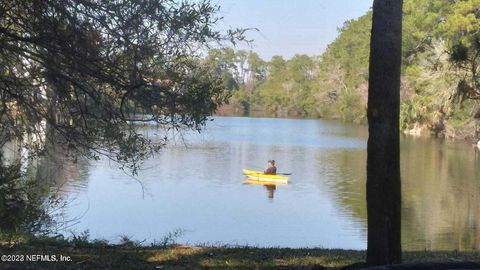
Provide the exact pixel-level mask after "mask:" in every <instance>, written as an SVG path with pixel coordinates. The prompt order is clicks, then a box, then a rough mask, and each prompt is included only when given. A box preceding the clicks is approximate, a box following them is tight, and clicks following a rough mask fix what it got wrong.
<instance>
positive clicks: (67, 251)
mask: <svg viewBox="0 0 480 270" xmlns="http://www.w3.org/2000/svg"><path fill="white" fill-rule="evenodd" d="M0 255H9V256H8V257H10V258H7V259H10V260H12V259H16V260H21V259H22V258H23V260H24V261H23V262H5V261H3V262H0V269H324V268H333V269H335V268H341V267H343V266H346V265H350V264H353V263H357V262H363V261H364V259H365V252H364V251H355V250H335V249H319V248H314V249H288V248H256V247H206V246H204V247H191V246H172V247H139V246H134V245H108V244H102V243H96V244H90V245H87V246H75V245H58V244H51V243H48V242H36V243H31V244H28V245H27V244H20V245H14V246H10V245H5V244H4V245H1V246H0ZM10 255H20V256H17V257H16V258H15V256H10ZM27 255H50V259H52V257H51V256H52V255H55V257H56V259H57V260H60V255H62V256H64V257H65V258H68V257H69V259H70V261H64V262H60V261H57V262H45V261H44V262H41V260H42V258H39V257H36V260H38V261H37V262H32V261H26V260H27ZM2 258H3V257H2ZM28 259H32V256H30V257H28ZM46 259H48V258H47V257H44V258H43V260H46ZM4 260H5V259H4ZM404 261H405V262H426V261H436V262H445V261H447V262H451V261H480V252H424V251H420V252H406V253H404Z"/></svg>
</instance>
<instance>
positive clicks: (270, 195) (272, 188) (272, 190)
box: [264, 185, 277, 200]
mask: <svg viewBox="0 0 480 270" xmlns="http://www.w3.org/2000/svg"><path fill="white" fill-rule="evenodd" d="M264 187H265V188H266V189H267V194H268V195H267V196H268V198H269V199H270V200H273V195H274V193H275V190H276V189H277V186H276V185H264Z"/></svg>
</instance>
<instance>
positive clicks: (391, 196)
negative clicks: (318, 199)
mask: <svg viewBox="0 0 480 270" xmlns="http://www.w3.org/2000/svg"><path fill="white" fill-rule="evenodd" d="M402 4H403V1H402V0H374V2H373V24H372V36H371V44H370V69H369V73H370V77H369V87H368V110H367V115H368V130H369V138H368V146H367V151H368V157H367V212H368V249H367V263H368V264H370V265H382V264H394V263H400V262H401V243H400V223H401V185H400V146H399V144H400V130H399V113H400V70H401V43H402V42H401V41H402Z"/></svg>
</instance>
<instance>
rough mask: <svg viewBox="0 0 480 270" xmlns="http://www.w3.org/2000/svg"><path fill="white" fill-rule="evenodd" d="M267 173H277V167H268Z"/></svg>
mask: <svg viewBox="0 0 480 270" xmlns="http://www.w3.org/2000/svg"><path fill="white" fill-rule="evenodd" d="M264 173H265V174H277V167H275V166H273V167H268V168H267V169H266V170H265V171H264Z"/></svg>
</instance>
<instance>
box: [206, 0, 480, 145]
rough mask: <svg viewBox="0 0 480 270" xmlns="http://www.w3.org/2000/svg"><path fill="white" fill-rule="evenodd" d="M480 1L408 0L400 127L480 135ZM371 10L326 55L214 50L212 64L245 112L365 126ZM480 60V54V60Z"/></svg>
mask: <svg viewBox="0 0 480 270" xmlns="http://www.w3.org/2000/svg"><path fill="white" fill-rule="evenodd" d="M478 14H480V1H479V0H468V1H428V0H416V1H414V0H406V1H405V3H404V22H403V67H402V89H401V100H402V101H401V102H402V104H401V127H402V129H403V130H405V131H407V132H414V133H418V132H431V133H434V134H436V135H439V136H451V137H469V138H474V137H477V138H478V136H479V128H478V123H477V121H476V120H475V119H476V118H478V117H480V106H479V103H478V102H477V101H475V100H474V99H475V96H474V95H473V94H472V93H474V92H475V91H478V87H477V81H478V80H477V79H478V78H477V77H476V76H477V75H476V74H475V72H473V71H474V70H475V69H476V68H477V66H480V63H478V64H479V65H476V62H480V59H477V58H476V57H477V56H478V55H480V53H479V52H480V30H479V29H480V19H478V18H480V16H478ZM371 15H372V14H371V11H369V12H367V14H365V15H364V16H362V17H360V18H358V19H356V20H350V21H347V22H345V23H344V25H343V27H341V28H340V29H338V31H339V36H338V37H337V39H336V40H335V41H333V42H332V43H331V44H330V45H329V46H328V47H327V49H326V50H325V52H324V53H323V54H322V55H321V56H307V55H296V56H294V57H293V58H291V59H288V60H287V59H284V58H282V57H281V56H274V57H272V59H270V61H265V60H263V59H261V58H260V57H259V56H258V55H257V54H256V53H255V52H251V51H250V52H247V51H241V50H239V51H236V50H233V49H231V48H222V49H213V50H211V51H210V52H209V54H208V56H207V58H206V62H207V65H209V66H210V67H211V68H214V69H215V70H216V72H217V74H220V75H221V76H222V78H223V80H224V83H225V88H226V89H227V91H230V93H231V99H230V104H231V106H233V107H234V108H236V109H237V110H240V111H244V112H249V111H255V110H262V111H264V112H265V113H268V114H289V115H296V116H304V117H312V118H334V119H342V120H344V121H349V122H357V123H364V122H366V103H367V97H368V60H369V43H370V28H371V19H372V16H371ZM479 58H480V57H479Z"/></svg>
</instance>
